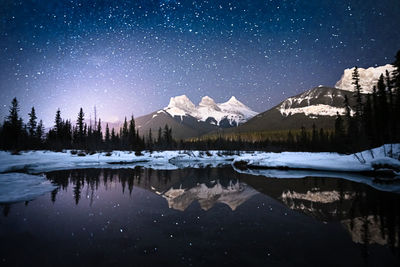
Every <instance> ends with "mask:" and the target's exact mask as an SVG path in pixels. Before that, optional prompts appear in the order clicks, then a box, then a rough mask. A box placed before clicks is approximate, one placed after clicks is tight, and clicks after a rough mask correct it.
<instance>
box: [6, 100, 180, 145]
mask: <svg viewBox="0 0 400 267" xmlns="http://www.w3.org/2000/svg"><path fill="white" fill-rule="evenodd" d="M28 115H29V121H28V123H26V124H24V122H23V120H22V118H21V117H20V116H19V104H18V100H17V99H16V98H14V99H13V100H12V102H11V106H10V111H9V115H8V116H7V117H6V119H5V120H4V123H3V125H1V126H0V148H1V149H3V150H16V151H18V150H27V149H50V150H55V151H60V150H62V149H79V150H85V151H93V152H94V151H111V150H130V151H138V152H139V151H142V150H144V149H149V150H152V149H173V148H176V147H177V143H176V141H175V140H174V139H173V138H172V129H171V128H170V127H168V125H165V127H164V128H163V129H162V128H159V130H158V133H157V135H156V136H155V138H154V137H153V134H152V132H151V130H150V131H149V133H148V134H147V135H146V136H144V135H140V134H139V130H138V129H136V127H135V119H134V118H133V116H131V118H130V120H129V121H128V120H127V118H125V120H124V123H123V126H122V127H121V128H120V129H119V131H118V132H117V131H116V130H115V129H114V128H112V129H111V130H110V128H109V126H108V124H106V128H105V130H104V134H103V129H102V126H101V119H99V120H98V121H95V123H94V125H92V124H91V123H89V124H87V123H86V122H85V113H84V112H83V109H82V108H81V109H80V111H79V113H78V116H77V120H76V122H72V121H71V120H64V119H63V118H62V117H61V111H60V110H59V109H58V110H57V111H56V115H55V119H54V126H53V127H52V128H51V129H50V130H49V131H48V133H45V129H44V127H43V122H42V120H40V121H39V122H38V121H37V116H36V112H35V108H34V107H32V109H31V112H30V113H29V114H28Z"/></svg>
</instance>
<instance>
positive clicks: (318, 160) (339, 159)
mask: <svg viewBox="0 0 400 267" xmlns="http://www.w3.org/2000/svg"><path fill="white" fill-rule="evenodd" d="M389 155H391V156H392V157H389ZM399 157H400V144H392V145H390V144H388V145H384V146H381V147H378V148H374V149H371V150H366V151H362V152H359V153H355V154H351V155H343V154H338V153H327V152H323V153H311V152H282V153H266V152H258V153H253V154H251V155H242V156H239V157H236V158H235V159H234V160H233V165H234V166H237V167H239V168H244V169H285V170H315V171H328V172H356V173H362V172H371V171H375V170H377V169H381V168H391V169H394V170H397V171H399V170H400V161H399V160H398V159H399Z"/></svg>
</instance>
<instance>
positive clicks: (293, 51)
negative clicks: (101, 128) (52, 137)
mask: <svg viewBox="0 0 400 267" xmlns="http://www.w3.org/2000/svg"><path fill="white" fill-rule="evenodd" d="M3 8H5V9H6V10H7V12H3V13H4V16H3V20H2V24H1V26H0V27H1V31H0V32H1V34H0V43H1V45H0V67H1V69H2V72H1V74H0V99H1V102H0V103H1V105H0V115H2V116H5V115H6V114H7V112H8V105H9V103H10V101H11V99H12V97H14V96H17V97H18V98H19V100H20V102H21V104H22V110H21V112H22V113H23V114H24V115H26V114H27V113H28V112H29V109H30V107H31V106H32V105H35V107H36V108H37V111H38V115H39V117H42V118H44V120H45V122H46V123H47V124H52V123H53V117H54V113H55V110H56V109H57V108H61V110H62V114H63V115H64V116H65V117H70V118H75V117H76V113H77V111H78V110H79V107H81V106H82V107H83V108H84V110H85V111H87V112H89V113H90V112H92V111H91V110H92V108H93V106H94V105H96V106H97V107H100V104H101V103H102V104H103V106H104V107H105V109H102V110H101V109H99V110H98V112H99V114H100V115H101V116H102V117H103V118H104V119H107V118H109V117H111V116H118V117H123V116H125V115H126V114H131V113H134V114H135V115H136V116H137V115H141V114H145V113H148V112H152V111H154V110H156V109H158V108H161V107H163V106H165V105H167V104H168V99H169V97H171V96H175V95H179V94H186V95H188V96H189V98H191V99H192V100H193V101H194V102H197V101H199V100H200V97H201V96H204V95H209V96H211V97H213V98H214V99H215V100H216V101H217V102H222V101H226V100H227V99H226V96H227V95H229V96H230V95H235V96H236V97H237V98H238V99H239V100H241V101H243V102H244V103H245V104H247V105H249V106H250V107H252V108H253V109H255V110H258V111H263V110H265V109H267V108H269V107H272V106H274V105H275V104H277V103H278V101H280V100H282V99H283V98H285V97H287V96H290V95H294V94H297V93H299V92H301V91H304V90H306V89H309V88H311V87H313V86H316V85H319V84H326V85H333V84H334V83H335V82H336V80H338V79H339V77H340V75H341V73H342V71H343V69H344V68H347V67H351V66H354V65H355V64H358V65H360V67H368V66H373V65H375V64H384V63H390V62H391V61H392V56H393V55H394V54H395V52H396V50H397V49H398V47H397V46H396V45H397V44H398V43H400V33H398V32H396V31H393V30H392V29H395V28H396V26H397V24H396V20H395V19H393V18H396V17H397V15H398V14H399V12H400V3H399V2H398V1H394V0H383V1H380V2H367V3H363V5H358V4H357V2H356V1H349V2H346V3H342V2H335V4H332V3H330V2H326V1H322V2H321V1H316V0H311V1H307V2H292V1H257V0H253V1H222V0H216V1H176V0H161V1H156V0H150V1H132V2H124V3H120V2H112V1H111V2H107V3H105V2H101V3H98V2H93V3H87V2H78V1H57V2H53V1H44V0H41V1H36V2H35V3H30V2H26V1H22V2H18V1H14V2H12V1H11V2H8V4H7V5H6V6H3ZM372 22H373V23H372ZM389 35H390V40H392V41H391V42H387V40H388V38H389Z"/></svg>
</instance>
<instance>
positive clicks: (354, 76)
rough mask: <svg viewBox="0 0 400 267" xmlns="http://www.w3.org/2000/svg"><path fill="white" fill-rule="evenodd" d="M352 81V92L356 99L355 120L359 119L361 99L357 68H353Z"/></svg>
mask: <svg viewBox="0 0 400 267" xmlns="http://www.w3.org/2000/svg"><path fill="white" fill-rule="evenodd" d="M352 79H353V82H352V84H354V91H355V92H356V94H355V97H356V108H355V114H354V115H355V117H356V119H359V116H361V113H362V97H361V89H362V88H361V85H360V75H359V73H358V68H357V66H356V67H354V71H353V74H352Z"/></svg>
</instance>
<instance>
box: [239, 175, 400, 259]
mask: <svg viewBox="0 0 400 267" xmlns="http://www.w3.org/2000/svg"><path fill="white" fill-rule="evenodd" d="M241 179H242V181H244V182H246V183H247V184H249V185H251V186H252V187H253V188H255V189H257V190H258V191H260V192H262V193H264V194H266V195H268V196H271V197H273V198H275V199H278V200H279V201H281V202H283V203H284V204H285V205H286V206H288V207H289V208H291V209H293V210H297V211H299V212H302V213H304V214H306V215H308V216H311V217H314V218H316V219H318V220H320V221H328V222H329V221H331V222H333V221H336V222H340V223H341V224H342V225H343V226H344V227H345V228H346V230H347V231H348V232H349V234H350V235H351V238H352V240H353V241H354V242H355V243H359V244H362V245H363V250H364V251H363V254H364V256H367V255H368V247H369V245H371V244H380V245H388V246H389V247H390V248H391V249H392V250H393V251H394V252H395V254H398V255H399V256H400V244H399V240H400V195H399V194H395V193H390V192H383V191H378V190H376V189H374V188H372V187H370V186H367V185H365V184H361V183H355V182H351V181H347V180H344V179H330V178H304V179H268V178H260V177H256V176H251V175H242V176H241Z"/></svg>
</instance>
